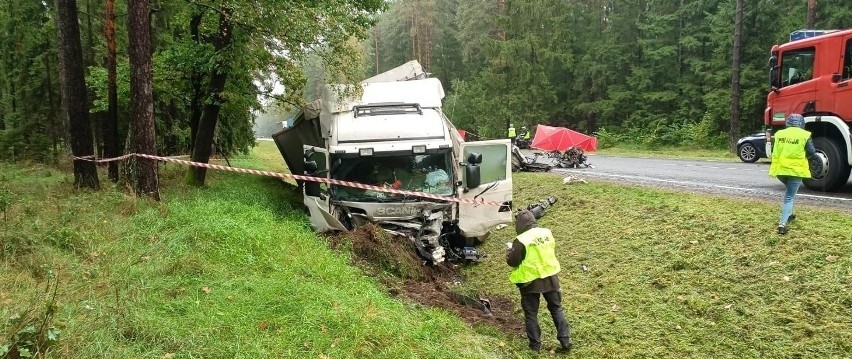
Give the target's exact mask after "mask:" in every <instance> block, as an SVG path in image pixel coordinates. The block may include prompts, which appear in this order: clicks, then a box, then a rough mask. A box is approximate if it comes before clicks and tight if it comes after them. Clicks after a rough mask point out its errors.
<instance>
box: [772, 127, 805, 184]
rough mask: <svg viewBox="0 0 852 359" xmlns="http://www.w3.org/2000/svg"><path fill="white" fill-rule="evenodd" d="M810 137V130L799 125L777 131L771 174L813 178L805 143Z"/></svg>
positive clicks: (773, 175)
mask: <svg viewBox="0 0 852 359" xmlns="http://www.w3.org/2000/svg"><path fill="white" fill-rule="evenodd" d="M810 137H811V133H810V132H808V131H805V130H803V129H801V128H798V127H789V128H785V129H783V130H781V131H778V132H777V133H775V141H774V143H775V146H774V148H773V149H772V164H771V165H770V166H769V175H770V176H772V177H775V176H793V177H801V178H811V170H810V167H809V165H808V159H807V156H806V153H805V144H806V143H807V142H808V139H810Z"/></svg>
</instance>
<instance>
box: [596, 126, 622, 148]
mask: <svg viewBox="0 0 852 359" xmlns="http://www.w3.org/2000/svg"><path fill="white" fill-rule="evenodd" d="M594 135H595V137H597V138H598V148H602V149H603V148H610V147H613V146H616V145H618V144H620V143H621V141H622V140H623V137H622V135H619V134H617V133H615V132H610V131H608V130H607V129H606V128H603V127H601V129H600V130H598V131H597V132H595V133H594Z"/></svg>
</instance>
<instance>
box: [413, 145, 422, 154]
mask: <svg viewBox="0 0 852 359" xmlns="http://www.w3.org/2000/svg"><path fill="white" fill-rule="evenodd" d="M411 152H414V153H415V154H418V153H426V145H420V146H414V147H411Z"/></svg>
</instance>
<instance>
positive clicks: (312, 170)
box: [305, 161, 319, 176]
mask: <svg viewBox="0 0 852 359" xmlns="http://www.w3.org/2000/svg"><path fill="white" fill-rule="evenodd" d="M318 169H319V166H317V161H305V174H306V175H308V176H311V175H314V174H316V173H317V170H318Z"/></svg>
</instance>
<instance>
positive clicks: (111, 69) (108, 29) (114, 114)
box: [103, 0, 118, 182]
mask: <svg viewBox="0 0 852 359" xmlns="http://www.w3.org/2000/svg"><path fill="white" fill-rule="evenodd" d="M104 37H105V38H106V47H107V61H106V62H107V63H106V65H107V102H108V105H107V113H106V117H105V118H104V120H103V136H104V155H105V156H106V157H115V156H118V84H117V83H116V77H117V76H116V66H117V63H116V58H115V53H116V40H115V0H106V14H105V21H104ZM108 166H109V170H108V176H109V179H110V181H113V182H117V181H118V163H116V162H110V163H109V165H108Z"/></svg>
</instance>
